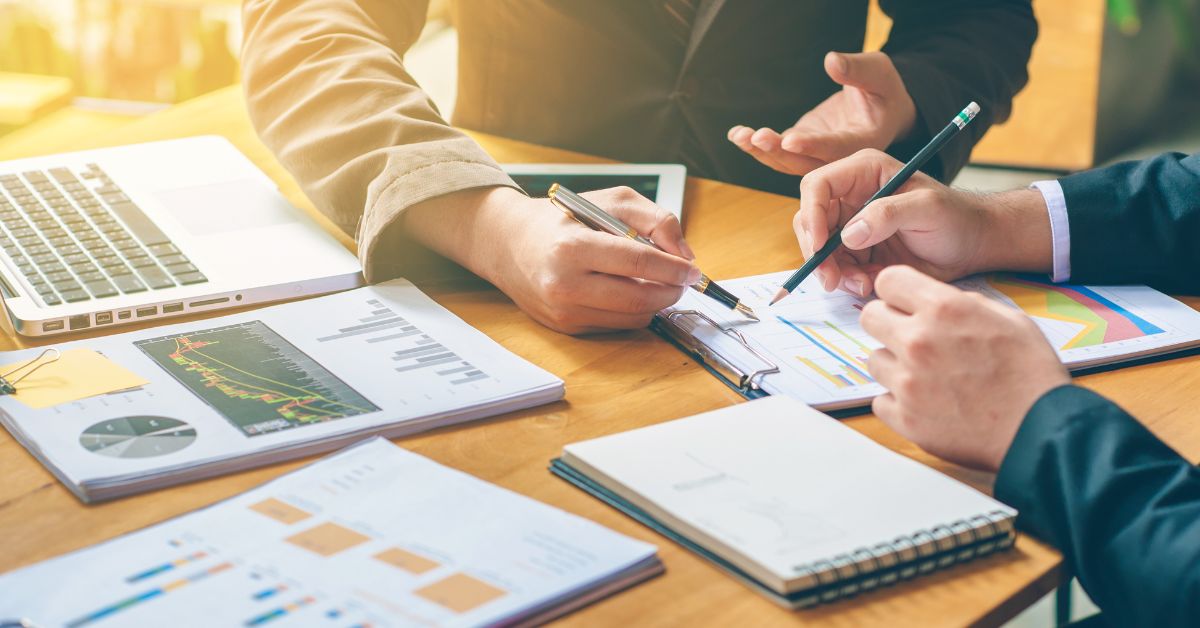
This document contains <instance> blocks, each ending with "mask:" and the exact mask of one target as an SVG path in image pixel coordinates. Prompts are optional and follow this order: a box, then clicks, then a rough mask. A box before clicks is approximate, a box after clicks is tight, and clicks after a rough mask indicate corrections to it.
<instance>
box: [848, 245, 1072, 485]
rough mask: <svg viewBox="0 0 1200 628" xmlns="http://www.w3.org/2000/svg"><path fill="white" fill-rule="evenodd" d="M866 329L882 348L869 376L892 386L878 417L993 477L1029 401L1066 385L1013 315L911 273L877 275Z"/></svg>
mask: <svg viewBox="0 0 1200 628" xmlns="http://www.w3.org/2000/svg"><path fill="white" fill-rule="evenodd" d="M875 291H876V293H877V294H878V295H879V298H878V299H876V300H874V301H872V302H870V303H868V304H867V305H866V306H865V307H864V308H863V312H862V319H861V322H862V327H863V329H864V330H866V331H867V333H869V334H871V335H872V336H873V337H875V338H876V339H877V340H879V341H880V342H882V343H883V344H884V347H885V348H882V349H877V350H875V351H874V352H872V353H871V357H870V359H869V363H868V366H869V368H870V373H871V376H872V377H874V378H875V380H876V381H878V382H879V383H880V384H882V385H883V386H885V387H886V388H887V389H888V393H887V394H885V395H882V396H880V397H876V398H875V401H874V403H873V404H872V406H871V407H872V409H873V410H874V411H875V415H876V416H878V417H879V418H880V420H882V421H883V422H884V423H886V424H888V426H889V427H891V428H892V429H893V430H895V431H896V432H897V433H899V434H900V435H901V436H903V437H905V438H907V439H909V440H911V441H912V442H914V443H916V444H917V445H918V446H920V447H921V448H922V449H924V450H925V451H928V452H929V453H931V454H933V455H935V456H938V457H940V458H944V459H946V460H949V461H951V462H954V463H957V464H961V465H964V466H968V467H974V468H978V469H985V470H988V471H995V470H997V469H999V468H1000V463H1001V462H1002V461H1003V460H1004V455H1005V453H1006V452H1007V451H1008V448H1009V446H1010V445H1011V444H1012V441H1013V438H1014V437H1015V436H1016V434H1017V429H1018V428H1020V426H1021V422H1022V421H1023V420H1024V419H1025V415H1026V413H1028V412H1029V409H1030V408H1031V407H1033V404H1034V403H1035V402H1036V401H1037V400H1038V399H1039V398H1041V396H1042V395H1044V394H1046V393H1047V392H1049V391H1050V390H1052V389H1054V388H1057V387H1059V386H1061V385H1063V384H1067V383H1069V382H1070V381H1071V378H1070V376H1069V375H1068V374H1067V371H1066V369H1065V368H1064V367H1063V365H1062V363H1061V362H1059V359H1058V356H1057V354H1055V352H1054V349H1053V348H1051V346H1050V345H1049V343H1047V342H1046V338H1045V336H1043V335H1042V332H1041V330H1039V329H1038V327H1037V325H1035V324H1034V323H1033V321H1032V320H1030V319H1029V318H1028V317H1027V316H1025V315H1024V314H1022V313H1021V312H1020V311H1019V310H1015V309H1013V308H1009V307H1006V306H1004V305H1002V304H1000V303H997V302H995V301H992V300H990V299H988V298H987V297H985V296H983V295H981V294H977V293H971V292H964V291H962V290H959V289H958V288H955V287H953V286H950V285H947V284H944V283H941V282H940V281H937V280H936V279H933V278H931V277H929V276H927V275H924V274H921V273H920V272H918V271H916V270H914V269H913V268H910V267H906V266H896V267H893V268H889V269H886V270H884V271H883V272H881V273H880V274H879V278H878V280H877V282H876V285H875Z"/></svg>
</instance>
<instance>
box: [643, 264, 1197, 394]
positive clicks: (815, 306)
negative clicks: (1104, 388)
mask: <svg viewBox="0 0 1200 628" xmlns="http://www.w3.org/2000/svg"><path fill="white" fill-rule="evenodd" d="M789 274H791V273H790V272H780V273H772V274H767V275H758V276H753V277H744V278H741V279H732V280H727V281H722V282H721V285H722V286H724V287H725V288H727V289H728V290H730V291H731V292H733V293H735V294H737V295H738V296H739V297H740V298H742V299H743V300H744V301H745V302H746V303H747V305H749V306H750V307H752V308H754V310H755V312H757V313H758V314H759V316H760V317H762V322H760V323H753V322H750V321H747V320H746V319H744V318H742V317H740V316H739V315H737V314H735V313H733V312H731V311H729V310H728V309H725V308H723V307H722V306H721V305H720V304H718V303H716V302H715V301H713V300H712V299H709V298H707V297H704V296H702V295H700V294H697V293H695V292H693V291H688V292H687V293H686V294H684V296H683V298H682V299H681V300H680V301H679V303H676V304H675V305H674V306H672V307H671V308H668V309H667V310H664V312H666V313H670V312H673V311H679V310H697V311H700V312H703V313H705V314H706V315H707V316H709V317H710V318H712V319H713V320H714V321H716V322H718V323H719V324H721V325H722V326H727V327H733V328H735V329H737V330H738V331H739V332H741V333H742V334H743V335H744V336H745V337H746V339H747V340H748V342H749V344H750V346H752V347H754V348H755V349H757V350H758V351H760V352H761V353H763V354H764V355H765V356H767V357H768V359H770V361H771V362H772V363H773V364H775V365H777V366H778V367H779V369H780V372H779V373H775V374H770V375H767V376H765V377H763V378H762V380H761V385H762V388H763V390H765V391H767V392H769V393H771V394H773V395H789V396H792V397H795V398H797V399H800V400H802V401H805V402H807V403H809V404H812V405H814V406H817V407H819V408H830V409H832V408H840V407H849V406H853V405H861V404H863V403H865V402H866V401H868V400H870V399H872V398H874V397H876V396H878V395H880V394H882V393H883V392H884V389H883V387H882V386H880V385H879V384H877V383H875V381H874V380H873V379H872V378H871V376H870V373H869V372H868V370H867V358H868V356H869V355H870V352H871V351H872V350H874V349H875V348H878V347H879V346H880V344H879V342H878V341H876V340H875V339H874V338H872V337H871V336H870V335H869V334H867V333H866V332H865V331H863V329H862V327H861V326H860V325H859V323H858V319H859V315H860V310H861V308H862V307H863V305H865V304H866V302H867V301H866V300H864V299H860V298H858V297H855V296H852V295H850V294H848V293H845V292H842V291H837V292H833V293H826V292H825V291H824V290H822V289H821V287H820V286H819V284H818V283H817V282H816V279H815V278H814V277H810V278H809V279H807V280H805V281H804V283H802V284H801V285H800V287H799V288H798V289H797V290H796V291H794V292H793V293H792V295H791V296H789V297H787V298H786V299H784V300H783V301H781V302H779V303H778V304H776V305H774V306H772V307H768V305H767V304H768V303H769V301H770V299H771V297H772V296H773V295H774V294H775V291H776V290H777V289H778V288H779V285H780V284H782V283H783V281H784V280H785V279H786V278H787V276H788V275H789ZM957 285H958V286H959V287H961V288H963V289H965V290H971V291H975V292H980V293H982V294H985V295H987V296H988V297H990V298H992V299H995V300H997V301H999V302H1001V303H1004V304H1006V305H1008V306H1010V307H1018V306H1019V307H1020V309H1022V310H1023V311H1025V313H1026V314H1028V315H1030V317H1031V318H1032V319H1033V321H1034V322H1036V323H1037V325H1038V327H1040V328H1041V330H1042V332H1043V333H1045V334H1046V337H1047V339H1048V340H1050V342H1051V343H1052V344H1053V345H1054V347H1055V348H1056V349H1057V350H1058V354H1059V357H1061V358H1062V360H1063V363H1064V364H1066V365H1067V366H1068V367H1069V368H1073V369H1079V368H1086V367H1088V366H1095V365H1099V364H1108V363H1114V362H1120V361H1122V360H1127V359H1133V358H1137V357H1141V356H1145V355H1153V354H1155V353H1161V352H1165V351H1169V350H1175V349H1182V348H1186V347H1189V346H1194V345H1196V344H1197V343H1200V312H1197V311H1195V310H1193V309H1192V308H1190V307H1188V306H1187V305H1184V304H1183V303H1180V302H1179V301H1176V300H1175V299H1172V298H1171V297H1169V296H1167V295H1165V294H1162V293H1160V292H1158V291H1156V290H1153V289H1151V288H1147V287H1145V286H1107V287H1100V286H1077V285H1067V284H1061V285H1056V284H1052V283H1050V282H1048V281H1046V280H1045V279H1044V278H1038V277H1032V276H1016V275H995V276H986V277H984V276H980V277H971V278H968V279H965V280H962V281H960V282H958V283H957ZM677 320H680V319H677ZM682 322H683V323H684V324H686V325H688V326H689V327H690V328H693V329H692V331H693V334H694V335H695V336H696V337H697V338H699V339H701V340H703V341H704V342H705V344H708V345H709V346H712V347H714V348H715V349H717V350H718V351H720V352H721V354H722V355H724V356H726V357H727V358H728V359H730V360H732V361H734V362H735V363H736V364H737V365H738V366H739V367H741V368H742V369H743V370H745V371H746V372H750V371H753V370H756V369H758V368H761V367H762V366H763V363H762V362H761V361H759V360H757V359H755V358H754V357H753V356H752V355H750V354H748V353H747V352H746V351H745V350H743V349H741V347H740V346H739V344H738V342H737V341H736V340H734V339H732V338H729V337H728V336H726V335H724V334H722V333H721V332H720V331H718V330H716V329H714V328H713V327H712V326H711V325H708V324H705V323H700V324H696V319H694V318H686V319H682Z"/></svg>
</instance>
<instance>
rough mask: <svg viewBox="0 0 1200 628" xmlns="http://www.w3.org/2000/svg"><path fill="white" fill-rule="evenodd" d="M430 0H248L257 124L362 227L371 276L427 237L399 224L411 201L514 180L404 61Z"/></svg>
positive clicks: (323, 205) (301, 177) (313, 189)
mask: <svg viewBox="0 0 1200 628" xmlns="http://www.w3.org/2000/svg"><path fill="white" fill-rule="evenodd" d="M425 6H426V3H425V2H423V1H419V0H417V1H403V2H396V1H385V0H325V1H323V2H320V3H310V2H305V3H301V2H290V1H284V0H249V1H248V2H246V3H245V5H244V18H245V19H244V24H245V38H244V46H243V60H244V76H245V78H244V82H245V89H246V96H247V104H248V109H249V112H250V116H251V120H252V121H253V123H254V125H255V127H256V129H257V130H258V132H259V135H260V136H261V137H262V139H263V141H264V142H265V143H266V144H267V145H268V146H269V147H270V148H271V149H272V150H273V151H274V152H275V154H276V155H277V156H278V157H279V159H280V161H281V162H282V163H283V164H284V166H285V167H287V168H288V170H289V171H290V172H291V173H292V174H293V175H294V176H295V177H296V179H297V181H298V182H299V183H300V185H301V187H302V188H303V189H304V191H305V193H306V194H307V195H308V196H309V198H310V199H311V200H312V201H313V203H314V204H315V205H316V206H317V208H318V209H320V210H321V211H322V212H323V213H325V214H326V215H328V216H329V217H330V218H331V219H332V220H333V221H334V222H335V223H336V224H338V225H339V226H340V227H341V228H342V229H344V230H346V231H347V232H351V233H355V235H356V237H357V240H358V243H359V255H360V259H362V261H363V266H364V270H365V271H366V273H367V277H368V279H370V280H378V279H382V278H386V277H387V276H390V275H394V274H396V273H397V272H403V271H404V268H405V267H406V266H407V265H408V264H410V263H412V262H414V260H416V259H418V258H420V257H421V254H422V250H423V247H421V246H419V244H418V243H417V242H415V241H413V240H412V239H411V238H409V237H408V235H407V234H406V233H405V232H404V231H403V229H402V228H401V227H400V225H399V223H400V220H399V217H400V215H401V214H402V213H403V212H404V211H405V210H406V209H407V208H408V207H410V206H412V205H416V204H418V203H421V202H423V201H427V200H429V199H432V198H435V197H439V196H443V195H446V194H450V193H453V192H457V191H461V190H466V189H472V188H480V187H487V186H498V185H512V183H511V180H510V179H509V178H508V176H507V175H505V174H504V173H503V172H502V171H501V170H500V169H499V167H498V166H497V165H496V164H495V163H494V161H493V160H492V159H491V158H490V157H489V156H488V155H487V153H486V152H484V151H483V149H482V148H480V147H479V146H478V145H477V144H475V143H474V142H473V141H472V140H471V139H470V138H468V137H466V136H465V135H463V134H462V133H461V132H459V131H457V130H455V129H453V128H451V127H450V126H448V125H447V124H446V123H445V122H444V121H443V120H442V119H441V117H440V115H439V114H438V112H437V110H436V109H435V108H434V107H433V105H432V103H431V102H430V100H429V99H428V97H427V96H426V95H425V94H424V93H423V92H422V91H421V89H420V88H419V87H418V86H417V85H416V83H415V81H414V80H413V79H412V77H411V76H409V74H408V73H407V72H406V71H405V69H404V66H403V62H402V55H403V53H404V51H405V50H407V48H408V47H409V46H411V44H412V43H413V42H414V41H415V40H416V38H417V36H418V35H419V33H420V30H421V27H422V25H423V24H424V19H425V18H424V12H425Z"/></svg>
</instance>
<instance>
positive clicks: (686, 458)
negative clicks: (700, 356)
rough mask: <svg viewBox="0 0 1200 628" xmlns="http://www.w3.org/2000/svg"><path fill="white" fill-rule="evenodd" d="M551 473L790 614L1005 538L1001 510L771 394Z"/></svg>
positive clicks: (603, 445) (647, 431)
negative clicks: (695, 556) (668, 539)
mask: <svg viewBox="0 0 1200 628" xmlns="http://www.w3.org/2000/svg"><path fill="white" fill-rule="evenodd" d="M551 471H552V472H553V473H555V474H556V475H558V476H560V477H562V478H563V479H565V480H567V481H568V482H571V483H572V484H574V485H576V486H577V487H579V488H581V489H583V490H584V491H587V492H588V493H590V494H592V495H593V496H595V497H597V498H599V499H601V500H603V501H605V502H607V503H608V504H610V505H612V506H614V507H615V508H617V509H619V510H621V511H622V512H624V513H626V514H627V515H629V516H631V517H633V518H634V519H636V520H638V521H639V522H641V523H643V524H645V525H647V526H649V527H650V528H652V529H654V530H655V531H657V532H659V533H660V534H663V535H664V536H666V537H668V538H670V539H672V540H673V541H675V542H677V543H679V544H680V545H683V546H684V547H686V548H687V549H689V550H692V551H694V552H696V553H698V554H700V555H701V556H703V557H704V558H706V559H708V560H710V561H712V562H713V563H715V564H716V565H717V566H719V567H721V568H722V569H724V570H726V571H728V572H729V573H731V574H732V575H734V576H735V577H737V578H739V579H740V580H742V581H743V582H745V583H746V584H748V585H749V586H751V587H752V588H754V589H756V590H758V591H759V592H761V593H763V594H765V595H767V596H768V597H770V598H771V599H773V600H775V601H776V602H777V603H779V604H781V605H783V606H786V607H789V608H802V607H807V606H812V605H815V604H818V603H821V602H829V601H832V600H835V599H837V598H841V597H845V596H848V595H853V594H855V593H858V592H860V591H867V590H870V589H874V588H876V587H881V586H886V585H889V584H892V583H895V582H898V581H900V580H905V579H908V578H913V577H916V576H919V575H922V574H925V573H928V572H931V571H934V570H936V569H940V568H944V567H949V566H951V565H953V564H956V563H961V562H964V561H968V560H971V559H973V558H976V557H979V556H983V555H986V554H990V553H993V552H996V551H999V550H1003V549H1007V548H1009V547H1011V546H1012V544H1013V541H1014V540H1015V532H1014V528H1013V522H1014V519H1015V518H1016V515H1017V513H1016V511H1015V510H1013V509H1012V508H1009V507H1008V506H1005V505H1004V504H1001V503H1000V502H997V501H995V500H994V499H992V498H990V497H988V496H987V495H984V494H983V493H980V492H979V491H977V490H975V489H973V488H971V487H969V486H967V485H965V484H962V483H961V482H958V481H957V480H954V479H952V478H950V477H948V476H946V475H943V474H941V473H939V472H937V471H934V470H933V469H930V468H929V467H926V466H924V465H922V464H920V463H918V462H916V461H914V460H911V459H909V458H907V457H905V456H902V455H900V454H897V453H895V452H893V451H891V450H889V449H887V448H885V447H883V446H882V445H879V444H878V443H875V442H874V441H872V440H871V439H869V438H867V437H866V436H863V435H862V434H859V433H858V432H856V431H854V430H853V429H851V428H849V427H846V426H845V425H842V424H841V423H839V422H838V421H836V420H835V419H833V418H830V417H828V416H826V415H824V414H821V413H819V412H817V411H816V410H813V409H812V408H810V407H808V406H806V405H805V404H803V403H801V402H799V401H795V400H792V399H789V398H786V397H782V396H779V397H776V396H772V397H767V398H765V399H760V400H757V401H751V402H748V403H744V404H739V405H737V406H733V407H730V408H724V409H721V410H717V411H714V412H709V413H705V414H700V415H697V416H694V417H690V418H686V419H680V420H677V421H671V422H668V423H662V424H659V425H654V426H651V427H646V428H642V429H638V430H633V431H630V432H625V433H622V434H615V435H611V436H605V437H601V438H597V439H593V440H589V441H584V442H580V443H575V444H572V445H568V446H567V447H566V448H565V449H564V450H563V454H562V457H561V458H558V459H555V460H554V461H553V462H552V463H551Z"/></svg>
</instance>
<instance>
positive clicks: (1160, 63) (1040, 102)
mask: <svg viewBox="0 0 1200 628" xmlns="http://www.w3.org/2000/svg"><path fill="white" fill-rule="evenodd" d="M292 1H295V2H300V1H304V0H292ZM307 1H310V2H317V1H319V0H307ZM458 1H459V2H460V4H461V5H462V7H463V10H469V5H470V2H487V1H490V0H458ZM447 5H448V0H431V1H430V3H429V11H430V15H429V20H428V22H427V25H426V28H425V31H424V33H423V35H422V37H421V38H420V40H419V41H418V43H417V44H416V45H415V46H414V47H413V48H412V50H410V51H409V52H408V54H407V56H406V57H405V62H406V65H407V66H408V69H409V71H410V72H411V73H412V74H413V75H414V76H415V77H416V78H417V80H418V81H419V82H420V83H421V85H422V86H423V87H424V88H425V90H426V91H427V92H428V93H429V94H430V95H431V97H432V98H433V100H434V101H435V102H436V103H437V104H438V106H439V108H440V109H441V111H442V112H443V113H444V114H445V115H447V116H449V115H450V112H451V111H453V108H454V100H455V78H456V74H457V73H456V62H457V39H456V35H455V31H454V26H453V23H452V21H451V19H450V12H449V10H448V6H447ZM1034 8H1035V11H1036V12H1037V15H1038V20H1039V23H1040V37H1039V39H1038V42H1037V44H1036V46H1035V48H1034V53H1033V58H1032V60H1031V62H1030V84H1029V86H1028V87H1027V88H1026V89H1025V90H1024V91H1023V92H1022V93H1021V94H1020V95H1019V96H1018V98H1017V101H1016V103H1015V105H1014V113H1013V117H1012V119H1011V120H1010V121H1009V122H1008V123H1006V124H1004V125H1000V126H998V127H996V128H994V129H993V130H992V131H991V132H989V133H988V135H987V137H986V138H984V140H983V142H982V143H981V144H980V145H979V146H978V147H977V148H976V150H975V152H974V154H973V165H972V166H971V167H968V168H966V169H965V170H964V171H963V173H962V174H961V175H959V178H958V179H957V180H956V181H955V184H956V185H959V186H962V187H968V188H973V189H977V190H984V191H986V190H994V189H1009V188H1012V187H1019V186H1023V185H1027V184H1028V183H1029V182H1031V181H1034V180H1037V179H1041V178H1046V177H1049V176H1053V175H1054V174H1055V173H1061V172H1065V171H1070V170H1077V169H1083V168H1087V167H1090V166H1093V165H1097V164H1103V163H1108V162H1112V161H1116V160H1120V159H1126V158H1138V157H1144V156H1148V155H1151V154H1155V153H1158V152H1161V151H1163V150H1178V151H1183V152H1200V115H1198V114H1200V0H1035V2H1034ZM239 13H240V1H239V0H0V160H2V159H13V158H18V157H25V156H32V155H39V154H47V153H53V152H60V151H66V150H72V149H73V148H75V147H77V146H80V145H87V144H89V139H88V138H90V137H101V136H104V137H111V136H112V135H113V134H114V133H116V134H119V133H120V130H121V127H122V126H124V125H128V124H133V123H135V122H136V121H138V120H139V119H142V118H144V117H146V116H152V115H154V114H155V113H156V112H158V111H160V110H162V109H165V108H168V107H171V106H172V105H174V104H176V103H180V102H184V101H187V100H191V99H196V98H227V99H238V98H240V94H239V93H238V90H239V87H238V77H239V71H238V61H237V53H238V48H239V40H240V37H241V31H240V26H239ZM889 28H890V23H889V21H888V20H887V18H886V16H884V15H883V14H882V12H880V11H879V10H878V8H877V6H875V2H874V0H872V11H871V14H870V20H869V23H868V29H867V34H866V39H865V42H864V45H865V47H866V48H867V49H877V48H878V47H879V46H880V45H882V43H883V42H884V41H885V40H886V38H887V33H888V29H889ZM996 36H998V37H1002V36H1003V33H997V34H996ZM796 113H797V116H799V115H800V113H802V112H796ZM1072 590H1073V591H1074V593H1073V594H1072V595H1070V596H1064V597H1063V598H1062V600H1063V601H1064V602H1066V601H1069V602H1070V603H1069V606H1070V608H1067V605H1059V606H1057V607H1056V606H1055V601H1054V599H1053V598H1052V597H1048V598H1047V599H1046V600H1043V602H1041V603H1039V604H1038V605H1037V606H1035V607H1033V608H1031V609H1030V610H1028V611H1026V612H1025V613H1024V614H1022V615H1021V616H1019V617H1018V618H1017V619H1015V620H1014V621H1013V622H1012V623H1011V626H1014V627H1025V626H1050V625H1054V624H1055V623H1056V621H1057V620H1061V619H1063V618H1065V617H1067V616H1071V617H1081V616H1086V615H1087V614H1090V612H1093V611H1092V609H1093V608H1094V607H1092V606H1091V605H1090V602H1088V600H1087V599H1086V596H1083V595H1082V594H1081V592H1080V591H1079V589H1078V587H1077V586H1076V587H1074V588H1073V589H1072Z"/></svg>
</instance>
